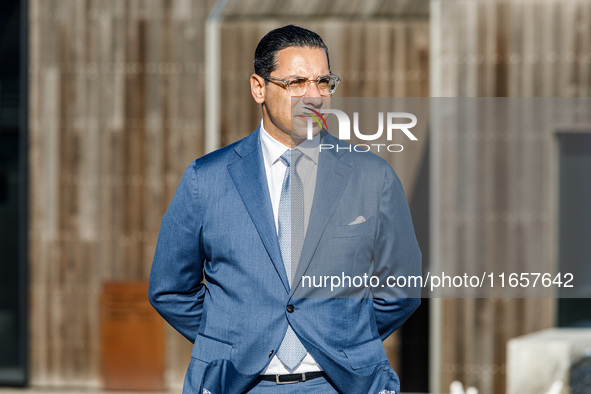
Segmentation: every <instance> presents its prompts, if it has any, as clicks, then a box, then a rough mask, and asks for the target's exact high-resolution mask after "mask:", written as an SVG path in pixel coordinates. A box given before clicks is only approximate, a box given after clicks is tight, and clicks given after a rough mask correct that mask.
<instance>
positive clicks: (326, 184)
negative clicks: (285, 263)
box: [292, 133, 352, 294]
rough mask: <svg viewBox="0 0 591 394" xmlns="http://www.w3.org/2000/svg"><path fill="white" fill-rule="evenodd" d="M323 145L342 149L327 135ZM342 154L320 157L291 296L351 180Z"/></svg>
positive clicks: (327, 152)
mask: <svg viewBox="0 0 591 394" xmlns="http://www.w3.org/2000/svg"><path fill="white" fill-rule="evenodd" d="M322 142H323V143H327V144H331V145H333V146H337V145H342V143H341V141H339V140H337V139H336V138H334V137H332V136H331V135H330V134H328V133H326V134H324V135H323V137H322ZM343 152H344V151H343V150H341V151H340V152H336V151H335V150H334V149H330V150H328V151H326V150H325V151H323V152H320V153H319V155H318V172H317V175H316V190H315V191H314V201H313V203H312V209H311V211H310V219H309V220H308V229H307V231H306V238H305V239H304V246H303V248H302V254H301V255H300V261H299V264H298V268H297V270H296V274H295V278H294V282H295V283H297V285H296V286H294V287H293V291H292V294H293V293H294V292H295V290H296V289H297V287H298V286H299V285H300V282H301V278H302V276H303V275H304V273H305V272H306V270H307V269H308V266H309V265H310V262H311V261H312V256H313V255H314V252H315V251H316V248H317V247H318V243H319V242H320V238H321V237H322V234H323V233H324V230H325V229H326V225H327V224H328V221H329V219H330V218H331V216H332V214H333V212H334V210H335V208H336V203H337V202H338V201H339V200H340V198H341V196H342V194H343V192H344V190H345V186H346V185H347V181H348V180H349V175H350V174H351V170H352V168H351V166H350V165H349V164H347V163H345V162H344V161H342V160H339V158H340V157H341V156H342V155H343Z"/></svg>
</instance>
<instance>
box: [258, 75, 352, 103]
mask: <svg viewBox="0 0 591 394" xmlns="http://www.w3.org/2000/svg"><path fill="white" fill-rule="evenodd" d="M326 77H329V78H333V77H334V78H336V84H335V87H334V90H333V91H332V92H330V93H329V94H327V95H324V94H322V93H320V95H321V96H323V97H329V96H331V95H332V94H333V93H334V92H335V91H336V90H337V87H338V86H339V83H340V82H341V77H339V76H338V75H336V74H332V73H331V74H327V75H321V76H319V77H318V78H316V79H306V78H304V77H292V78H290V79H281V78H275V77H272V76H270V75H267V76H265V77H263V79H264V80H265V81H268V82H280V83H282V84H283V85H281V86H282V87H283V88H284V89H285V90H286V91H287V94H289V96H290V97H304V96H305V95H306V93H308V89H310V84H311V83H312V82H316V87H318V82H319V80H320V79H321V78H326ZM294 79H305V80H306V82H307V84H306V90H305V91H304V93H303V94H302V95H299V96H292V95H291V94H290V90H289V83H290V82H292V81H293V80H294ZM318 92H320V90H318Z"/></svg>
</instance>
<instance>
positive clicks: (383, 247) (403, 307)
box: [373, 165, 421, 339]
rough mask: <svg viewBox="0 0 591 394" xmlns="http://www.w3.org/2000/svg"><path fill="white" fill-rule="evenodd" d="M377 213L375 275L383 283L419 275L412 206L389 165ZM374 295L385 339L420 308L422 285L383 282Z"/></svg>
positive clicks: (419, 255)
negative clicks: (409, 285)
mask: <svg viewBox="0 0 591 394" xmlns="http://www.w3.org/2000/svg"><path fill="white" fill-rule="evenodd" d="M378 217H379V220H378V224H377V226H378V227H377V233H376V239H375V246H374V275H376V276H378V277H379V278H380V282H381V283H382V284H386V283H387V282H386V281H387V280H388V278H389V277H390V278H391V277H399V276H404V277H406V278H410V277H413V276H420V275H421V251H420V249H419V245H418V243H417V240H416V237H415V232H414V227H413V224H412V218H411V216H410V210H409V208H408V203H407V201H406V197H405V195H404V190H403V188H402V184H401V183H400V180H399V179H398V177H397V176H396V174H395V173H394V170H392V168H391V167H390V166H389V165H388V166H387V169H386V171H385V175H384V183H383V188H382V193H381V196H380V202H379V212H378ZM390 282H392V280H391V279H390ZM407 282H408V281H407ZM373 298H374V300H373V307H374V314H375V316H376V322H377V326H378V332H379V334H380V337H381V338H382V339H386V338H387V337H388V336H389V335H390V334H391V333H392V332H394V331H395V330H397V329H398V328H399V327H400V326H401V325H402V324H403V323H404V322H405V321H406V320H407V319H408V318H409V317H410V315H411V314H412V313H413V312H414V311H415V310H416V309H417V308H418V306H419V304H420V302H421V300H420V287H417V288H414V287H390V286H384V287H380V288H379V289H376V290H375V291H374V294H373Z"/></svg>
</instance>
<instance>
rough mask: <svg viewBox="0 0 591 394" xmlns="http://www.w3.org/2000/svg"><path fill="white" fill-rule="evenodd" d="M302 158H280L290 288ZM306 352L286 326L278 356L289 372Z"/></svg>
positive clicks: (298, 244) (298, 245)
mask: <svg viewBox="0 0 591 394" xmlns="http://www.w3.org/2000/svg"><path fill="white" fill-rule="evenodd" d="M302 155H303V153H302V152H300V151H299V150H297V149H293V150H289V149H288V150H286V151H285V153H284V154H283V155H282V156H281V159H283V161H284V162H285V165H286V166H287V169H286V170H285V177H284V178H283V185H282V187H281V198H280V199H279V218H278V219H279V220H278V224H279V226H278V227H279V231H278V233H279V234H278V236H279V247H280V248H281V256H282V257H283V264H284V265H285V272H286V274H287V278H288V281H289V286H290V287H291V286H292V282H293V278H294V275H295V272H296V269H297V267H298V261H299V259H300V254H301V252H302V245H303V244H304V186H303V184H302V180H301V179H300V176H299V175H298V173H297V170H296V169H297V165H298V162H299V161H300V159H301V158H302ZM306 353H307V351H306V348H305V347H304V345H302V343H301V342H300V340H299V339H298V337H297V336H296V334H295V332H294V331H293V329H292V328H291V325H288V326H287V331H286V332H285V337H284V338H283V342H281V346H279V350H277V357H279V359H280V360H281V361H282V362H283V364H285V365H286V366H287V367H288V368H289V369H290V370H293V369H294V368H295V367H296V366H297V365H298V364H299V363H300V362H301V361H302V359H303V358H304V357H305V356H306Z"/></svg>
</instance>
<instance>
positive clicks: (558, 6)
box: [431, 0, 591, 394]
mask: <svg viewBox="0 0 591 394" xmlns="http://www.w3.org/2000/svg"><path fill="white" fill-rule="evenodd" d="M431 5H432V8H431V28H432V29H433V30H432V37H434V38H435V40H434V42H432V51H431V55H432V63H431V65H432V67H433V74H432V90H431V92H432V94H434V95H436V96H441V97H478V96H508V97H534V96H543V97H577V96H583V97H588V96H589V95H590V94H591V2H590V1H587V0H575V1H567V2H564V1H559V0H541V1H540V0H538V1H531V0H515V1H510V0H487V1H470V0H451V1H448V0H445V1H432V3H431ZM489 120H490V122H489V123H488V124H489V126H491V125H492V127H491V128H490V130H484V129H478V127H482V125H473V126H474V128H473V131H469V130H468V131H466V129H463V130H462V129H461V128H457V129H455V131H454V128H453V127H449V126H450V124H447V125H444V126H442V127H441V128H440V129H437V130H434V131H433V132H434V133H438V134H437V135H433V138H432V140H431V142H432V149H431V159H432V160H433V165H432V166H431V168H432V170H433V172H432V173H431V176H432V179H438V180H439V181H435V182H433V183H432V184H431V185H432V188H431V190H432V194H431V198H433V199H436V201H435V204H434V205H432V207H435V209H434V211H433V212H432V215H437V216H436V217H434V219H433V223H437V225H435V227H433V228H432V231H431V234H432V236H433V237H434V238H435V237H436V238H437V240H436V243H435V244H436V245H438V248H437V250H431V253H432V254H435V255H436V256H437V259H440V261H441V262H442V264H443V265H444V266H446V265H447V266H458V267H462V266H466V265H469V264H472V263H481V262H483V261H486V262H487V264H489V266H496V267H498V269H499V270H503V271H506V272H512V271H521V272H529V271H531V270H532V269H537V270H544V271H547V270H551V269H552V267H554V265H555V264H556V262H555V260H554V246H555V242H556V238H555V229H556V227H557V223H556V221H555V218H554V216H553V211H552V210H553V205H552V203H553V193H556V190H555V185H553V184H552V171H553V169H554V168H556V165H557V163H555V162H553V161H552V160H551V159H550V158H551V157H552V151H553V149H555V145H554V144H555V141H554V135H553V133H551V132H548V131H547V130H546V129H545V128H544V127H539V126H540V124H535V123H533V124H532V123H527V122H524V124H523V125H522V126H523V127H521V128H516V129H511V130H508V129H507V128H504V127H503V122H508V120H507V119H495V114H493V113H491V114H489ZM506 124H507V123H505V125H506ZM446 126H447V127H446ZM544 126H545V125H544ZM553 245H554V246H553ZM544 271H542V272H544ZM549 272H552V271H549ZM554 303H555V300H552V299H502V298H497V299H464V300H461V299H458V300H443V301H442V307H443V308H442V322H441V332H440V334H439V335H440V336H441V346H442V360H441V361H442V364H441V370H440V371H436V373H439V374H440V379H441V383H442V384H441V386H440V387H441V390H443V391H444V390H445V388H446V387H449V383H450V382H451V381H452V380H454V379H458V380H460V381H462V382H464V383H465V384H469V385H474V386H476V387H477V388H478V389H479V393H481V394H493V393H503V392H504V391H505V373H506V370H505V356H506V344H507V341H508V340H509V339H510V338H512V337H515V336H519V335H522V334H524V333H528V332H532V331H535V330H539V329H542V328H546V327H550V326H553V325H554V324H555V311H554V309H555V306H554Z"/></svg>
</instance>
